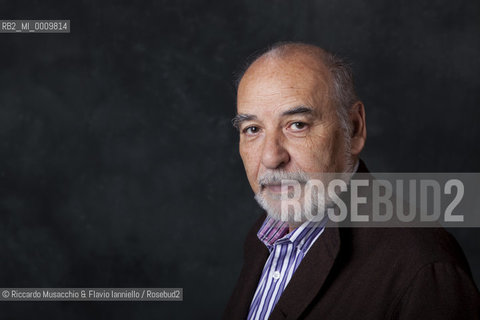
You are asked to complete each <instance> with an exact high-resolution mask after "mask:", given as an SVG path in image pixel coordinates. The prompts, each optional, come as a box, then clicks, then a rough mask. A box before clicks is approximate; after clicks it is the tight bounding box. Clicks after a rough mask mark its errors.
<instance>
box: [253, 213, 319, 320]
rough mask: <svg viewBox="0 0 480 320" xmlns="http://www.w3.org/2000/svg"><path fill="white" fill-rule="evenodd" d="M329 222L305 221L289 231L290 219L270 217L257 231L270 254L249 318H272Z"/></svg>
mask: <svg viewBox="0 0 480 320" xmlns="http://www.w3.org/2000/svg"><path fill="white" fill-rule="evenodd" d="M324 226H325V221H320V222H308V221H307V222H305V223H303V224H302V225H301V226H300V227H298V228H296V229H295V230H294V231H292V232H291V233H288V224H287V223H286V222H281V221H276V220H274V219H272V218H269V217H267V218H266V219H265V222H264V223H263V225H262V227H261V228H260V230H259V231H258V233H257V236H258V238H259V239H260V240H261V241H262V242H263V243H264V244H265V245H266V246H267V248H268V250H269V251H270V256H269V257H268V259H267V262H266V263H265V266H264V267H263V271H262V275H261V277H260V282H259V283H258V286H257V290H256V291H255V294H254V296H253V300H252V303H251V304H250V310H249V312H248V317H247V319H248V320H253V319H262V320H263V319H268V317H269V316H270V313H271V312H272V310H273V308H274V307H275V305H276V304H277V302H278V299H279V298H280V296H281V295H282V293H283V290H285V288H286V286H287V284H288V282H289V281H290V279H291V278H292V275H293V273H294V272H295V270H297V268H298V265H299V264H300V262H302V259H303V257H304V256H305V255H306V253H307V251H308V250H309V249H310V247H311V246H312V244H313V242H314V241H315V240H316V239H317V238H318V236H320V234H321V233H322V232H323V230H324Z"/></svg>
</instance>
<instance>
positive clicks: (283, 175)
mask: <svg viewBox="0 0 480 320" xmlns="http://www.w3.org/2000/svg"><path fill="white" fill-rule="evenodd" d="M282 180H296V181H298V182H299V183H301V184H302V183H303V184H305V183H307V182H308V180H310V177H309V175H308V174H307V173H306V172H303V171H294V172H286V171H283V170H275V171H273V170H272V171H267V172H265V173H263V174H262V175H261V176H260V177H259V178H258V181H257V182H258V184H259V185H260V186H262V187H264V186H266V185H271V184H281V183H282Z"/></svg>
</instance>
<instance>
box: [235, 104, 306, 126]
mask: <svg viewBox="0 0 480 320" xmlns="http://www.w3.org/2000/svg"><path fill="white" fill-rule="evenodd" d="M302 113H306V114H309V115H313V109H312V108H311V107H307V106H297V107H293V108H292V109H289V110H286V111H284V112H282V115H281V116H282V117H285V116H291V115H295V114H302ZM256 119H257V116H256V115H254V114H246V113H240V114H237V115H236V116H235V117H233V119H232V125H233V126H234V127H235V128H236V129H237V130H238V129H240V126H241V124H242V123H243V122H245V121H250V120H256Z"/></svg>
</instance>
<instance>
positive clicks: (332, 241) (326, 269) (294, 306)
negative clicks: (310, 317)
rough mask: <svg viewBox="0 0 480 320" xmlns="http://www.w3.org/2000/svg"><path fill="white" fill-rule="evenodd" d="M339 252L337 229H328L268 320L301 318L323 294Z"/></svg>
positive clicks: (300, 266) (311, 249) (333, 227)
mask: <svg viewBox="0 0 480 320" xmlns="http://www.w3.org/2000/svg"><path fill="white" fill-rule="evenodd" d="M339 249H340V236H339V230H338V228H337V227H335V226H330V227H326V228H325V230H324V232H323V233H322V234H321V235H320V237H319V238H318V239H317V241H315V243H314V244H313V245H312V247H311V248H310V250H309V251H308V253H307V255H306V256H305V258H304V259H303V260H302V262H301V263H300V265H299V266H298V269H297V270H296V271H295V273H294V274H293V276H292V279H291V280H290V282H289V284H288V285H287V287H286V288H285V291H284V292H283V293H282V296H281V297H280V299H279V301H278V303H277V305H276V306H275V308H274V309H273V311H272V313H271V315H270V318H269V319H298V318H300V316H301V314H302V313H303V312H304V311H305V309H306V308H307V307H308V306H309V305H310V303H311V302H312V300H313V299H314V298H315V297H316V296H317V295H318V293H319V292H320V289H321V288H322V286H323V284H324V283H325V280H326V279H327V276H328V274H329V273H330V270H331V269H332V266H333V264H334V262H335V259H336V257H337V254H338V252H339Z"/></svg>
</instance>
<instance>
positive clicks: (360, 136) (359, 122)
mask: <svg viewBox="0 0 480 320" xmlns="http://www.w3.org/2000/svg"><path fill="white" fill-rule="evenodd" d="M349 116H350V125H351V126H352V127H351V128H352V131H351V134H350V139H351V153H352V156H358V154H359V153H360V151H362V149H363V146H364V145H365V141H366V140H367V123H366V118H365V107H364V106H363V103H362V102H361V101H357V102H356V103H355V104H354V105H353V107H352V109H350V114H349Z"/></svg>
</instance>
